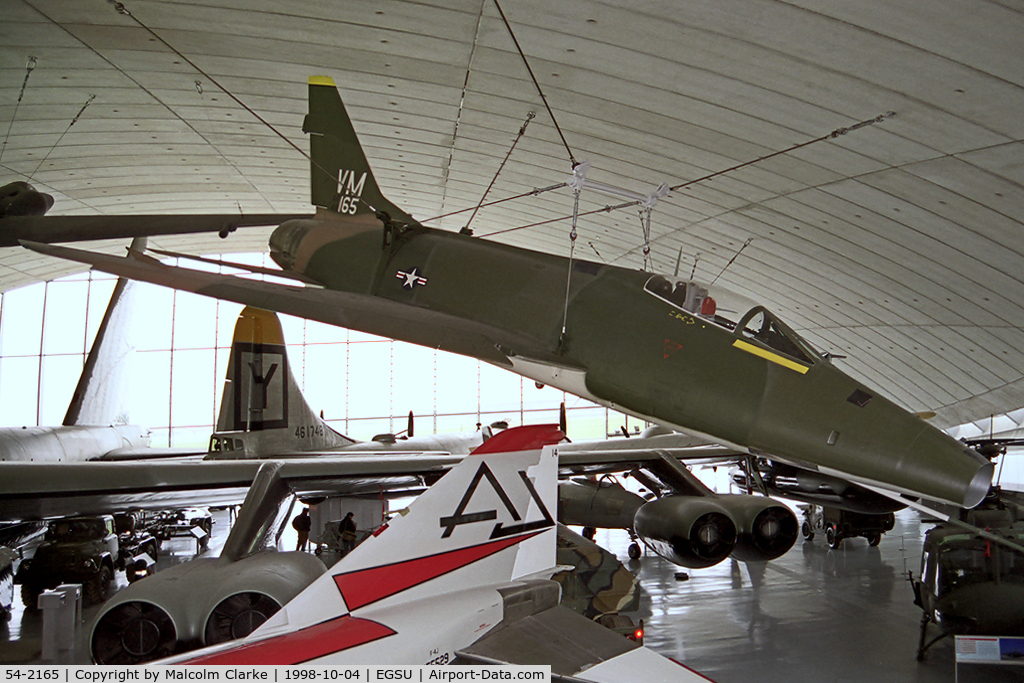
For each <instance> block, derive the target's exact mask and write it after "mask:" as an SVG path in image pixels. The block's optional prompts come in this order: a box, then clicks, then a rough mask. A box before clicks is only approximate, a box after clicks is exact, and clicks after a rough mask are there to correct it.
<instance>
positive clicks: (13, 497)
mask: <svg viewBox="0 0 1024 683" xmlns="http://www.w3.org/2000/svg"><path fill="white" fill-rule="evenodd" d="M460 460H462V456H453V455H448V454H437V453H431V454H416V455H400V456H392V455H379V456H355V455H339V454H337V453H335V454H334V457H330V458H302V459H288V460H284V461H282V466H281V470H280V473H281V478H282V479H283V480H284V481H285V483H286V484H287V485H288V486H289V487H291V488H292V489H293V490H294V491H295V492H296V493H298V494H300V495H313V494H324V493H328V492H341V493H351V494H358V493H365V492H373V493H378V492H379V491H380V490H381V487H382V486H383V487H385V488H388V487H403V486H420V485H421V483H422V480H421V478H422V477H429V476H438V475H440V474H442V473H443V472H444V471H446V470H447V469H449V468H450V467H452V466H453V465H454V464H455V463H457V462H459V461H460ZM265 462H267V461H266V460H232V461H214V462H209V461H207V462H161V461H152V460H150V461H126V462H100V461H94V462H82V463H60V464H49V463H0V480H2V481H3V482H4V484H3V489H2V491H0V520H19V521H20V520H26V519H47V518H52V517H64V516H68V515H85V514H103V513H109V512H113V511H118V510H142V509H149V510H163V509H167V508H174V507H191V506H197V505H212V506H220V505H235V504H238V503H241V502H242V501H243V500H244V499H245V495H246V493H247V492H248V490H249V487H250V485H251V484H252V481H253V478H254V477H255V476H256V472H257V471H258V470H259V467H260V465H262V464H263V463H265Z"/></svg>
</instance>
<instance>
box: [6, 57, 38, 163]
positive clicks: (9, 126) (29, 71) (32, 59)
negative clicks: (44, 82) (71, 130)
mask: <svg viewBox="0 0 1024 683" xmlns="http://www.w3.org/2000/svg"><path fill="white" fill-rule="evenodd" d="M35 68H36V58H35V57H33V56H31V55H29V58H28V64H26V65H25V80H24V81H22V82H21V92H19V93H18V101H17V102H16V103H15V104H14V113H13V114H11V121H10V123H8V124H7V134H6V135H4V144H3V146H2V147H0V160H3V158H4V150H6V149H7V141H8V140H9V139H10V138H11V129H12V128H13V127H14V120H15V119H16V118H18V109H19V108H20V107H21V100H22V99H23V98H24V97H25V89H26V88H27V87H28V77H29V76H31V75H32V70H33V69H35Z"/></svg>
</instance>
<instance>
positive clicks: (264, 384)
mask: <svg viewBox="0 0 1024 683" xmlns="http://www.w3.org/2000/svg"><path fill="white" fill-rule="evenodd" d="M353 443H355V441H353V440H352V439H350V438H348V437H346V436H344V435H342V434H339V433H338V432H336V431H334V430H333V429H331V427H330V426H328V424H327V423H326V422H324V420H323V419H322V418H321V417H320V416H318V415H317V414H316V413H314V412H313V409H312V408H310V407H309V404H308V403H307V402H306V399H305V397H304V396H303V395H302V391H301V390H300V389H299V385H298V384H297V383H296V381H295V375H294V374H293V373H292V368H291V365H290V364H289V363H288V353H287V351H286V349H285V345H284V332H283V331H282V329H281V322H280V320H278V318H277V315H276V314H275V313H272V312H270V311H264V310H262V309H258V308H253V307H251V306H247V307H246V308H244V309H243V310H242V312H241V313H240V314H239V316H238V321H237V322H236V323H235V335H234V338H233V339H232V341H231V358H230V360H229V361H228V372H227V377H226V378H225V380H224V394H223V397H222V398H221V403H220V414H219V416H218V418H217V430H216V431H215V432H214V434H213V437H212V438H211V440H210V453H209V455H208V456H207V457H208V458H211V459H231V458H258V457H263V456H268V455H280V454H281V453H293V452H299V451H322V450H327V449H332V448H342V447H345V446H350V445H352V444H353Z"/></svg>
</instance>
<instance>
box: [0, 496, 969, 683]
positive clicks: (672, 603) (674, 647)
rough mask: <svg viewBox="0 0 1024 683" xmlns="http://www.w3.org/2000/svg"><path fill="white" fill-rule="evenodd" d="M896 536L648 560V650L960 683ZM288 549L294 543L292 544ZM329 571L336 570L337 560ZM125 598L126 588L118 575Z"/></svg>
mask: <svg viewBox="0 0 1024 683" xmlns="http://www.w3.org/2000/svg"><path fill="white" fill-rule="evenodd" d="M896 517H897V520H896V528H895V529H894V530H893V531H892V532H890V533H889V534H887V535H886V536H885V537H884V538H883V539H882V543H881V545H879V546H878V547H877V548H871V547H869V546H868V544H867V542H866V541H865V540H864V539H852V540H846V541H844V542H843V545H842V547H841V548H840V549H839V550H830V549H829V548H828V546H826V545H825V542H824V539H822V538H816V539H815V540H814V541H813V542H811V543H804V542H802V541H798V542H797V545H796V546H794V548H793V549H792V550H790V551H789V553H787V554H786V555H784V556H783V557H781V558H779V559H778V560H775V561H773V562H770V563H766V564H760V565H757V564H754V565H747V564H745V563H737V562H732V561H729V560H727V561H725V562H723V563H722V564H720V565H718V566H716V567H712V568H710V569H702V570H693V571H689V572H688V574H689V576H690V578H689V580H686V581H679V580H677V579H676V577H675V575H676V573H677V572H679V571H680V568H679V567H676V566H675V565H673V564H671V563H669V562H666V561H664V560H662V559H661V558H659V557H656V556H654V555H646V556H644V557H643V558H641V560H640V561H639V562H636V563H633V566H632V568H634V569H635V570H637V571H639V575H640V581H641V585H642V587H643V589H644V595H643V599H642V603H641V604H642V607H641V609H642V611H641V613H640V616H642V617H643V618H644V622H645V625H646V643H647V645H649V646H650V647H652V648H653V649H655V650H657V651H658V652H660V653H662V654H664V655H667V656H669V657H673V658H675V659H677V660H679V661H681V662H684V663H686V664H687V665H688V666H690V667H691V668H693V669H695V670H697V671H699V672H701V673H703V674H704V675H706V676H708V677H709V678H710V679H712V680H714V681H717V682H718V683H750V682H752V681H758V682H759V683H774V682H775V681H780V682H781V681H786V682H787V683H789V682H792V681H813V682H815V683H817V682H818V681H830V682H831V681H837V682H845V681H868V680H870V681H872V682H874V683H886V682H888V681H892V682H894V683H895V682H900V683H906V682H910V681H918V682H921V683H931V682H942V683H949V682H952V681H953V680H954V671H953V644H952V641H946V642H943V643H940V644H938V645H936V646H935V647H933V648H932V649H931V650H930V651H929V653H928V658H927V660H926V661H924V662H922V663H919V662H917V660H916V659H915V653H916V647H917V637H918V626H919V622H920V615H921V612H920V610H919V609H918V608H917V607H915V606H914V605H913V602H912V600H913V597H912V594H911V589H910V585H909V583H908V582H907V581H906V572H907V570H908V569H910V570H913V571H914V572H915V574H916V573H917V570H918V564H919V563H920V557H921V542H922V540H923V537H924V532H925V531H926V530H927V528H928V526H927V525H922V524H921V523H920V519H919V516H918V514H917V513H914V512H910V511H904V512H901V513H898V514H897V516H896ZM214 519H215V521H216V523H215V525H214V534H213V540H212V542H211V544H210V550H209V552H211V553H218V552H219V551H220V545H221V544H222V543H223V541H224V538H225V536H226V535H227V529H228V520H227V515H226V513H215V517H214ZM596 540H597V542H598V543H600V544H602V545H604V546H605V547H607V548H609V549H610V550H612V551H613V552H615V553H616V554H617V555H618V556H619V557H620V558H621V559H623V560H624V561H625V558H626V557H627V554H626V547H627V545H628V543H629V539H628V537H627V536H626V534H625V533H620V532H599V533H598V536H597V539H596ZM283 545H284V547H287V548H293V547H294V540H291V539H289V538H287V537H286V538H285V540H284V542H283ZM194 553H195V543H194V541H192V540H191V539H186V538H180V539H172V540H170V541H167V542H165V543H164V546H163V549H162V552H161V558H160V566H170V564H173V563H177V562H182V561H184V560H187V559H190V558H191V557H192V556H193V555H194ZM328 561H330V560H328ZM117 585H118V587H123V586H124V585H125V579H124V574H123V573H121V572H118V576H117ZM97 611H98V607H91V608H87V609H86V610H85V623H86V625H85V626H84V627H83V628H82V629H81V634H80V636H79V639H78V640H79V645H78V647H76V649H75V650H74V651H73V652H71V653H68V654H67V655H66V657H64V658H63V660H64V661H63V663H86V662H88V649H87V648H86V647H85V644H84V640H85V637H86V633H87V631H88V624H89V621H90V618H91V617H92V616H93V615H95V614H96V612H97ZM41 631H42V625H41V619H40V617H39V614H38V613H35V612H31V611H27V610H24V609H23V608H21V607H20V603H18V604H17V606H16V609H15V611H14V615H13V618H12V620H11V621H10V622H9V623H7V624H0V662H3V663H22V664H28V663H39V657H40V649H41V648H40V635H41Z"/></svg>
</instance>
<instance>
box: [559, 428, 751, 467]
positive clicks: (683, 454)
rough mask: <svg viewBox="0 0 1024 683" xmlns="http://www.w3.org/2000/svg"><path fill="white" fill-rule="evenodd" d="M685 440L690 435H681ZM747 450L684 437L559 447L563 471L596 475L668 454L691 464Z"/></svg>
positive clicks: (719, 461)
mask: <svg viewBox="0 0 1024 683" xmlns="http://www.w3.org/2000/svg"><path fill="white" fill-rule="evenodd" d="M677 436H679V437H682V439H685V440H691V439H690V437H685V436H684V435H681V434H680V435H677ZM744 455H746V454H745V453H743V452H741V451H738V450H736V449H735V448H731V447H728V446H719V445H716V444H712V443H708V442H703V443H693V444H690V443H685V442H684V441H682V440H665V439H663V438H662V437H655V438H654V439H640V438H638V439H614V440H612V439H610V440H608V441H592V442H580V443H568V444H563V445H562V446H560V447H559V449H558V464H559V468H560V470H561V472H562V473H563V474H565V473H572V474H592V473H597V472H624V471H626V470H630V469H633V468H634V467H642V466H643V465H644V464H646V463H652V462H655V461H658V460H661V459H663V458H665V457H668V458H672V459H674V460H680V461H684V462H686V463H687V464H690V465H703V464H711V465H718V464H725V463H732V462H736V460H737V459H738V458H740V457H742V456H744Z"/></svg>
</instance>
